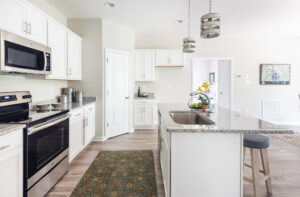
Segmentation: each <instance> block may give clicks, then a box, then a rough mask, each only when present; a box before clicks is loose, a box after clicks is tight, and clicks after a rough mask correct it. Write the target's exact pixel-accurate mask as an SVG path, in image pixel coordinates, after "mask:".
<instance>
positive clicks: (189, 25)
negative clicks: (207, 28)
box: [188, 0, 191, 38]
mask: <svg viewBox="0 0 300 197" xmlns="http://www.w3.org/2000/svg"><path fill="white" fill-rule="evenodd" d="M188 28H189V29H188V32H189V34H188V38H189V37H190V33H191V32H190V31H191V0H189V22H188Z"/></svg>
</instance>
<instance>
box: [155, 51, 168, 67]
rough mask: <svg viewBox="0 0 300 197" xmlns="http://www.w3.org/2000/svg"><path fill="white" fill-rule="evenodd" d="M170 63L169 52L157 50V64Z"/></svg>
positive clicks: (165, 64) (164, 64) (166, 64)
mask: <svg viewBox="0 0 300 197" xmlns="http://www.w3.org/2000/svg"><path fill="white" fill-rule="evenodd" d="M169 64H170V58H169V52H168V51H166V50H159V51H157V52H156V57H155V65H156V66H168V65H169Z"/></svg>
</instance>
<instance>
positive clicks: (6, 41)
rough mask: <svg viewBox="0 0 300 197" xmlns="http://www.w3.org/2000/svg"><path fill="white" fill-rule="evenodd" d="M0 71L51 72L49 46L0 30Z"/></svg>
mask: <svg viewBox="0 0 300 197" xmlns="http://www.w3.org/2000/svg"><path fill="white" fill-rule="evenodd" d="M0 64H1V65H0V71H1V72H16V73H30V74H51V48H49V47H47V46H44V45H42V44H39V43H37V42H34V41H31V40H28V39H26V38H23V37H20V36H17V35H15V34H12V33H9V32H6V31H4V30H0Z"/></svg>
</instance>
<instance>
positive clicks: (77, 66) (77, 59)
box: [68, 31, 82, 80]
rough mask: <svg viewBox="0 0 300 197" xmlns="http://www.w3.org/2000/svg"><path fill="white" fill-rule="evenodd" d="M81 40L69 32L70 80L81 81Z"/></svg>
mask: <svg viewBox="0 0 300 197" xmlns="http://www.w3.org/2000/svg"><path fill="white" fill-rule="evenodd" d="M81 40H82V39H81V37H79V36H78V35H76V34H75V33H73V32H71V31H68V80H81Z"/></svg>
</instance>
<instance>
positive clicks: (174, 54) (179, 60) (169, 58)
mask: <svg viewBox="0 0 300 197" xmlns="http://www.w3.org/2000/svg"><path fill="white" fill-rule="evenodd" d="M155 59H156V61H155V65H156V66H183V65H184V64H183V52H182V50H180V49H159V50H156V57H155Z"/></svg>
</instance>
